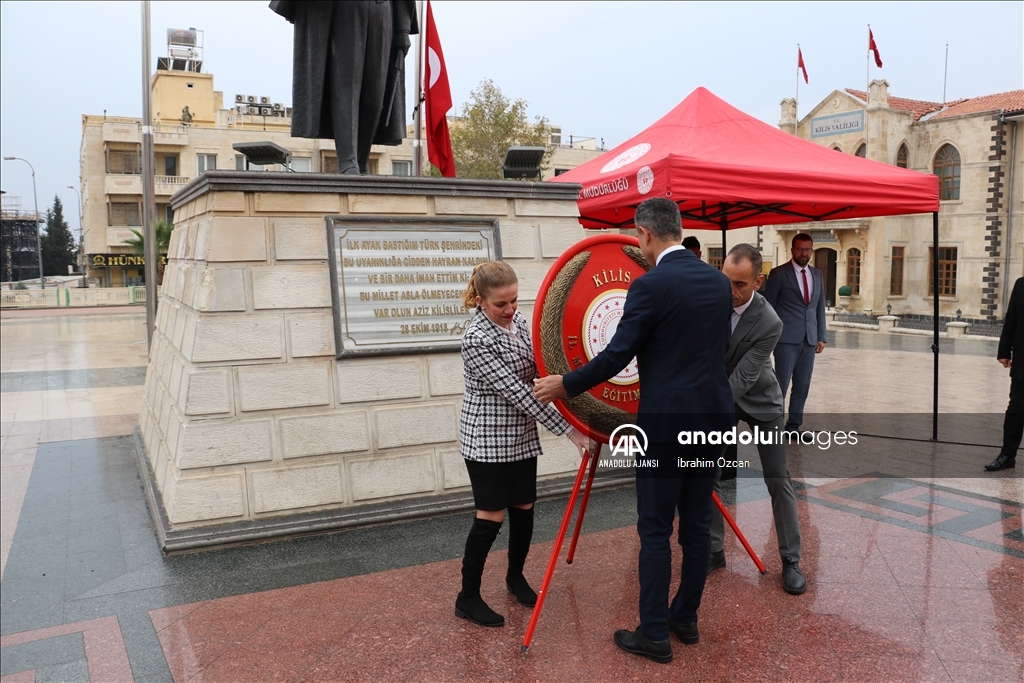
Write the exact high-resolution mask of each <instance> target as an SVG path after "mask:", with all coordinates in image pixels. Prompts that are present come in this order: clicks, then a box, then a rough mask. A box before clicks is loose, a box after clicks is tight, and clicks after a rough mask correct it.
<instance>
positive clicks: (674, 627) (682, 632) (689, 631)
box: [668, 619, 700, 645]
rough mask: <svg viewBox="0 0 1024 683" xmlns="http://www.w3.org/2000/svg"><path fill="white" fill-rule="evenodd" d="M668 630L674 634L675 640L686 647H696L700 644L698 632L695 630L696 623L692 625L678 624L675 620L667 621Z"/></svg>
mask: <svg viewBox="0 0 1024 683" xmlns="http://www.w3.org/2000/svg"><path fill="white" fill-rule="evenodd" d="M668 630H669V631H672V633H674V634H676V638H678V639H679V640H680V641H681V642H683V643H685V644H686V645H696V644H697V643H699V642H700V632H699V631H698V630H697V622H694V623H692V624H680V623H679V622H678V621H676V620H675V619H669V620H668Z"/></svg>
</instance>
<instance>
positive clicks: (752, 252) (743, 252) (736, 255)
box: [726, 243, 764, 278]
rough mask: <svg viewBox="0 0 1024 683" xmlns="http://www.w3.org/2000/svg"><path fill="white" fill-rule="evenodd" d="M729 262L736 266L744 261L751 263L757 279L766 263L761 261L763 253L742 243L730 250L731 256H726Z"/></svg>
mask: <svg viewBox="0 0 1024 683" xmlns="http://www.w3.org/2000/svg"><path fill="white" fill-rule="evenodd" d="M726 259H727V260H730V261H732V262H733V263H735V264H739V263H741V262H743V261H750V266H751V268H752V269H753V271H754V277H755V278H756V277H757V276H758V275H760V274H761V267H762V264H763V263H764V262H763V261H762V259H761V252H759V251H758V250H757V247H754V246H752V245H749V244H744V243H740V244H737V245H736V246H734V247H733V248H732V249H730V250H729V255H728V256H726Z"/></svg>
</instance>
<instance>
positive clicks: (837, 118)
mask: <svg viewBox="0 0 1024 683" xmlns="http://www.w3.org/2000/svg"><path fill="white" fill-rule="evenodd" d="M863 130H864V112H863V110H861V111H848V112H846V113H845V114H832V115H830V116H818V117H815V118H813V119H811V137H812V138H824V137H828V136H830V135H843V134H845V133H859V132H861V131H863Z"/></svg>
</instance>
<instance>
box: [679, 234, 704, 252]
mask: <svg viewBox="0 0 1024 683" xmlns="http://www.w3.org/2000/svg"><path fill="white" fill-rule="evenodd" d="M683 246H684V247H686V248H687V249H689V250H690V251H693V250H694V249H700V240H698V239H697V238H696V237H694V236H693V235H690V236H689V237H687V238H686V239H684V240H683Z"/></svg>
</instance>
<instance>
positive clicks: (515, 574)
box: [505, 507, 537, 607]
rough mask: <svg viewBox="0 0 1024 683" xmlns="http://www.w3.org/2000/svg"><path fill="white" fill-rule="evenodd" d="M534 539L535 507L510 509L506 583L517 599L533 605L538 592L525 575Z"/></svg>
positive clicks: (528, 605)
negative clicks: (531, 586)
mask: <svg viewBox="0 0 1024 683" xmlns="http://www.w3.org/2000/svg"><path fill="white" fill-rule="evenodd" d="M532 540H533V508H532V507H531V508H530V509H529V510H523V509H521V508H509V509H508V573H507V574H505V585H506V586H508V590H509V592H511V593H512V594H513V595H515V596H516V600H518V601H519V602H520V603H522V604H524V605H526V606H527V607H533V606H534V605H536V604H537V594H536V593H535V592H534V590H533V589H532V588H530V584H529V583H528V582H527V581H526V577H524V576H523V567H524V566H525V565H526V556H527V555H528V554H529V552H530V542H531V541H532Z"/></svg>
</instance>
